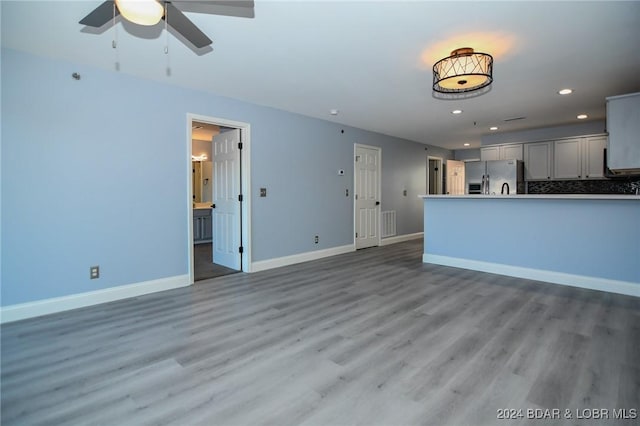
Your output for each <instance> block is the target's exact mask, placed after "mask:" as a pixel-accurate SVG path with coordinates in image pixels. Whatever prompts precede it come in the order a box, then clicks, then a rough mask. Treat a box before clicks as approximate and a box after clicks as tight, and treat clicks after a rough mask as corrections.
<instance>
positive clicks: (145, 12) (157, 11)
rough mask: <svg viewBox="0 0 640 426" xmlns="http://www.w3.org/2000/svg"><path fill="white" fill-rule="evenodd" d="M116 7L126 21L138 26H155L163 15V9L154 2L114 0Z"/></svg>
mask: <svg viewBox="0 0 640 426" xmlns="http://www.w3.org/2000/svg"><path fill="white" fill-rule="evenodd" d="M116 6H118V10H119V11H120V13H121V14H122V16H124V18H125V19H126V20H127V21H131V22H133V23H135V24H139V25H147V26H151V25H155V24H157V23H158V22H160V19H162V15H164V8H163V7H162V5H161V4H160V3H158V2H157V1H156V0H116Z"/></svg>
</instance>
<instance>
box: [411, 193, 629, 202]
mask: <svg viewBox="0 0 640 426" xmlns="http://www.w3.org/2000/svg"><path fill="white" fill-rule="evenodd" d="M418 198H424V199H432V198H434V199H438V198H441V199H464V200H468V199H494V198H500V199H516V200H520V199H530V200H628V201H640V195H625V194H513V195H499V194H496V195H480V194H477V195H476V194H474V195H418Z"/></svg>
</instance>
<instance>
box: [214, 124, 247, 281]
mask: <svg viewBox="0 0 640 426" xmlns="http://www.w3.org/2000/svg"><path fill="white" fill-rule="evenodd" d="M239 143H240V130H239V129H234V130H229V131H227V132H224V133H220V134H219V135H217V136H214V138H213V146H212V148H213V185H212V189H213V197H212V198H213V209H212V216H213V250H212V251H213V263H217V264H218V265H222V266H226V267H227V268H232V269H238V270H239V269H240V268H241V266H240V260H241V258H240V219H241V218H240V199H239V196H240V149H239Z"/></svg>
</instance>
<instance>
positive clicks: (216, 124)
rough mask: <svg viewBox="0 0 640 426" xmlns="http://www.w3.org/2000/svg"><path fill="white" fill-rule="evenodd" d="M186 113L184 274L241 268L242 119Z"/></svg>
mask: <svg viewBox="0 0 640 426" xmlns="http://www.w3.org/2000/svg"><path fill="white" fill-rule="evenodd" d="M188 118H189V119H188V121H189V123H188V124H189V132H188V133H189V135H188V136H189V142H190V143H189V144H188V154H189V157H190V160H191V161H190V170H189V171H190V173H189V174H190V179H189V180H190V187H189V191H188V192H189V207H190V208H189V212H190V213H191V214H190V216H189V219H190V220H189V225H190V226H189V259H190V262H189V265H190V272H189V275H190V277H191V283H194V282H196V281H202V280H206V279H210V278H215V277H219V276H222V275H228V274H231V273H235V272H240V271H243V270H245V271H247V270H248V267H249V265H250V263H249V259H250V258H249V255H250V251H249V250H246V249H245V246H248V242H249V241H248V236H247V235H246V232H247V229H248V226H246V225H245V227H243V222H245V223H246V221H248V201H247V202H245V201H244V200H243V194H242V188H243V187H245V186H243V184H244V185H246V186H248V174H247V173H245V176H243V161H242V151H243V150H244V144H245V140H248V132H249V130H248V124H245V123H234V122H228V121H225V120H219V119H214V118H209V117H200V116H192V115H190V116H189V117H188ZM245 167H246V166H245ZM243 228H244V231H245V233H243ZM248 248H249V247H247V249H248Z"/></svg>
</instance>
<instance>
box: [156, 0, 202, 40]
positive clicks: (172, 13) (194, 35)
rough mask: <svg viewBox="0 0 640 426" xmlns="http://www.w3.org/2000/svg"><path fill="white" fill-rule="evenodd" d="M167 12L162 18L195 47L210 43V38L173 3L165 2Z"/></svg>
mask: <svg viewBox="0 0 640 426" xmlns="http://www.w3.org/2000/svg"><path fill="white" fill-rule="evenodd" d="M165 7H166V8H167V9H166V11H167V13H166V14H165V16H163V17H162V19H165V20H167V23H168V24H169V25H170V26H171V27H172V28H173V29H174V30H176V31H177V32H179V33H180V34H182V36H183V37H184V38H186V39H187V40H189V41H190V42H191V43H192V44H193V45H194V46H195V47H197V48H201V47H205V46H208V45H210V44H211V43H212V41H211V39H210V38H209V37H207V36H206V35H205V33H203V32H202V31H200V29H199V28H198V27H196V26H195V24H194V23H193V22H191V21H190V20H189V18H187V17H186V16H184V14H183V13H182V12H180V11H179V10H178V9H177V8H176V7H175V6H174V5H173V4H171V3H169V2H165Z"/></svg>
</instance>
